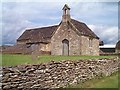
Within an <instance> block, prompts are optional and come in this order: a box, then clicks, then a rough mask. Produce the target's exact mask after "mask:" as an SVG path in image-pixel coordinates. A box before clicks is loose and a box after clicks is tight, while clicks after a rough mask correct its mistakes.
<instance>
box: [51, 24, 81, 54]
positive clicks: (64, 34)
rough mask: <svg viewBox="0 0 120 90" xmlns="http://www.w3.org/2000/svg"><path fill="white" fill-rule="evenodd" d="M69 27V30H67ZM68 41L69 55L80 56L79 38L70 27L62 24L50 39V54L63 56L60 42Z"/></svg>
mask: <svg viewBox="0 0 120 90" xmlns="http://www.w3.org/2000/svg"><path fill="white" fill-rule="evenodd" d="M68 27H69V29H68ZM64 39H67V40H68V41H69V55H80V37H79V36H78V35H77V34H76V32H75V31H74V30H73V28H72V27H70V25H68V24H66V23H62V24H61V25H60V26H59V28H58V30H57V31H56V32H55V34H54V35H53V37H52V39H51V54H52V55H63V54H62V49H63V44H62V41H63V40H64Z"/></svg>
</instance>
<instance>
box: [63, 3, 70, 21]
mask: <svg viewBox="0 0 120 90" xmlns="http://www.w3.org/2000/svg"><path fill="white" fill-rule="evenodd" d="M62 10H63V16H62V21H63V22H66V21H69V20H70V8H69V6H68V5H67V4H65V5H64V7H63V9H62Z"/></svg>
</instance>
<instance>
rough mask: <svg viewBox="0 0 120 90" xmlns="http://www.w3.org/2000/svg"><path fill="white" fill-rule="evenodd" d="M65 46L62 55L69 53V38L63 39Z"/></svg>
mask: <svg viewBox="0 0 120 90" xmlns="http://www.w3.org/2000/svg"><path fill="white" fill-rule="evenodd" d="M62 44H63V47H62V55H66V56H68V55H69V41H68V40H67V39H64V40H63V41H62Z"/></svg>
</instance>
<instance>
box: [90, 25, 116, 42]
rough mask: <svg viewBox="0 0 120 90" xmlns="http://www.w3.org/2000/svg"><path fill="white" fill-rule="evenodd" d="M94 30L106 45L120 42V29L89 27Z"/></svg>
mask: <svg viewBox="0 0 120 90" xmlns="http://www.w3.org/2000/svg"><path fill="white" fill-rule="evenodd" d="M88 27H89V28H90V29H91V30H93V31H94V32H95V33H96V35H97V36H98V37H100V40H102V41H104V43H105V44H116V43H117V41H118V27H112V26H100V25H98V26H97V25H88Z"/></svg>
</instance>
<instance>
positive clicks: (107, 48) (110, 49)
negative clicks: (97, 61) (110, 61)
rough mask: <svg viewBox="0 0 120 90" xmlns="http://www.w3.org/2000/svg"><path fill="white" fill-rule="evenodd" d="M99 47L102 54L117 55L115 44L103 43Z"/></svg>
mask: <svg viewBox="0 0 120 90" xmlns="http://www.w3.org/2000/svg"><path fill="white" fill-rule="evenodd" d="M99 48H100V55H115V45H102V46H99Z"/></svg>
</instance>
